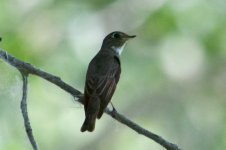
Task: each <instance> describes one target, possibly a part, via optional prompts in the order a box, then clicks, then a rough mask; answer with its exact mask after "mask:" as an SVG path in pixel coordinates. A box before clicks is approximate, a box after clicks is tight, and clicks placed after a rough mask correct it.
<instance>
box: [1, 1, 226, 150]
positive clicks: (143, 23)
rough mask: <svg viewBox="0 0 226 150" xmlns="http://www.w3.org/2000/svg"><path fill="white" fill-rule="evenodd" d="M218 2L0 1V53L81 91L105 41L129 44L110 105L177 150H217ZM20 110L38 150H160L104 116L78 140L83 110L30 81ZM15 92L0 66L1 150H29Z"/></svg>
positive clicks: (222, 77) (14, 82)
mask: <svg viewBox="0 0 226 150" xmlns="http://www.w3.org/2000/svg"><path fill="white" fill-rule="evenodd" d="M225 8H226V2H225V1H224V0H215V1H211V0H190V1H181V0H170V1H166V0H140V1H137V0H108V1H106V0H93V1H88V0H83V1H82V0H67V1H60V0H1V1H0V11H1V13H0V36H1V37H3V41H2V42H1V43H0V47H1V48H3V49H5V50H7V51H8V52H9V53H10V54H12V55H14V56H16V57H18V58H20V59H22V60H24V61H26V62H29V63H31V64H34V65H35V66H38V67H39V68H42V69H43V70H45V71H47V72H50V73H53V74H55V75H57V76H60V77H61V78H62V79H63V80H64V81H66V82H67V83H69V84H71V85H73V86H74V87H75V88H77V89H79V90H81V91H83V87H84V80H85V79H84V77H85V73H86V69H87V65H88V63H89V61H90V60H91V59H92V57H93V56H94V55H95V54H96V53H97V51H98V50H99V48H100V46H101V43H102V40H103V38H104V37H105V35H106V34H108V33H110V32H112V31H114V30H120V31H124V32H127V33H129V34H136V35H137V38H135V39H134V40H131V41H129V42H128V44H127V46H126V48H125V50H124V52H123V54H122V57H121V60H122V74H121V79H120V82H119V84H118V87H117V90H116V93H115V95H114V97H113V103H114V105H115V107H116V108H117V110H118V111H119V112H121V113H122V114H124V115H126V116H128V117H129V118H130V119H131V120H133V121H135V122H137V123H138V124H140V125H142V126H143V127H145V128H147V129H150V130H151V131H153V132H155V133H157V134H159V135H161V136H163V137H164V138H166V139H167V140H169V141H171V142H174V143H177V144H178V145H179V146H180V147H181V148H182V149H185V150H212V149H214V150H223V149H226V126H225V123H226V110H225V106H226V100H225V99H226V67H225V66H226V44H225V43H226V42H225V41H226V17H225V16H226V9H225ZM29 81H30V82H29V94H28V110H29V115H30V119H31V124H32V127H33V132H34V135H35V137H36V140H37V142H38V145H39V147H40V149H41V150H62V149H65V150H91V149H92V150H93V149H96V150H97V149H98V150H105V149H109V150H115V149H130V150H137V149H143V150H163V148H162V147H161V146H159V145H158V144H156V143H155V142H153V141H151V140H149V139H147V138H145V137H143V136H140V135H138V134H137V133H135V132H134V131H132V130H130V129H129V128H127V127H126V126H124V125H122V124H119V123H118V122H117V121H115V120H113V119H111V118H110V117H109V116H107V115H104V116H103V117H102V119H101V120H99V121H97V125H96V130H95V132H93V133H92V134H90V133H81V132H80V126H81V125H82V122H83V119H84V111H83V107H82V106H81V105H80V104H78V103H76V102H73V98H72V97H71V96H70V95H69V94H68V93H65V92H64V91H62V90H61V89H59V88H58V87H56V86H54V85H52V84H50V83H48V82H47V81H45V80H43V79H40V78H38V77H36V76H30V78H29ZM21 88H22V82H21V77H20V74H19V73H18V71H17V70H15V69H14V68H13V67H11V66H9V65H7V64H5V63H4V62H3V61H0V150H24V149H31V146H30V144H29V141H28V139H27V137H26V134H25V131H24V127H23V120H22V115H21V112H20V109H19V104H20V99H21Z"/></svg>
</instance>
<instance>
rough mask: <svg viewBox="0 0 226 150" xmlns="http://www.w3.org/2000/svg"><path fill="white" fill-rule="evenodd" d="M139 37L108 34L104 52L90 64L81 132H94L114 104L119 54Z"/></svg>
mask: <svg viewBox="0 0 226 150" xmlns="http://www.w3.org/2000/svg"><path fill="white" fill-rule="evenodd" d="M134 37H136V35H128V34H126V33H123V32H121V31H114V32H111V33H110V34H108V35H107V36H106V37H105V38H104V40H103V43H102V46H101V49H100V50H99V52H98V53H97V54H96V55H95V56H94V58H93V59H92V60H91V61H90V63H89V66H88V70H87V73H86V81H85V88H84V97H83V102H84V110H85V120H84V123H83V125H82V127H81V129H80V130H81V132H85V131H89V132H92V131H94V129H95V122H96V119H100V118H101V116H102V115H103V113H104V110H105V108H106V107H107V105H108V103H109V102H110V101H111V98H112V96H113V94H114V92H115V89H116V86H117V83H118V81H119V78H120V74H121V64H120V55H121V53H122V51H123V49H124V47H125V45H126V41H128V40H129V39H132V38H134Z"/></svg>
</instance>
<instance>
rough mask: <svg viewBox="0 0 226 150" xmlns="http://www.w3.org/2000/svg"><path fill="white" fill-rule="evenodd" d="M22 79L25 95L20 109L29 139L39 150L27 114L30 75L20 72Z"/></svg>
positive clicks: (35, 149) (34, 147) (36, 149)
mask: <svg viewBox="0 0 226 150" xmlns="http://www.w3.org/2000/svg"><path fill="white" fill-rule="evenodd" d="M20 72H21V75H22V78H23V91H22V93H23V95H22V100H21V103H20V108H21V112H22V115H23V118H24V126H25V129H26V133H27V136H28V139H29V140H30V143H31V145H32V147H33V149H34V150H38V147H37V144H36V141H35V139H34V136H33V133H32V128H31V124H30V121H29V117H28V112H27V83H28V82H27V79H28V74H27V73H26V72H23V71H22V70H20Z"/></svg>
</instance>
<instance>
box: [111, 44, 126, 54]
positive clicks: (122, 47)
mask: <svg viewBox="0 0 226 150" xmlns="http://www.w3.org/2000/svg"><path fill="white" fill-rule="evenodd" d="M125 45H126V44H123V45H122V46H121V47H115V46H112V47H111V48H112V49H113V50H114V51H115V52H116V53H117V54H118V55H121V53H122V51H123V49H124V47H125Z"/></svg>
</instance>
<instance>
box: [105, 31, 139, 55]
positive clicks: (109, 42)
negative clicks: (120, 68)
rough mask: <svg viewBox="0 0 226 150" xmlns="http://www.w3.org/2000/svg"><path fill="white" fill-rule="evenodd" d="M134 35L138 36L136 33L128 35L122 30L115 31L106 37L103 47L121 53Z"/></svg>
mask: <svg viewBox="0 0 226 150" xmlns="http://www.w3.org/2000/svg"><path fill="white" fill-rule="evenodd" d="M134 37H136V35H128V34H126V33H123V32H120V31H114V32H112V33H110V34H108V35H107V36H106V37H105V38H104V41H103V44H102V49H104V48H107V49H112V50H113V51H115V52H116V53H117V54H119V55H120V54H121V52H122V50H123V48H124V46H125V43H126V41H127V40H129V39H131V38H134Z"/></svg>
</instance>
